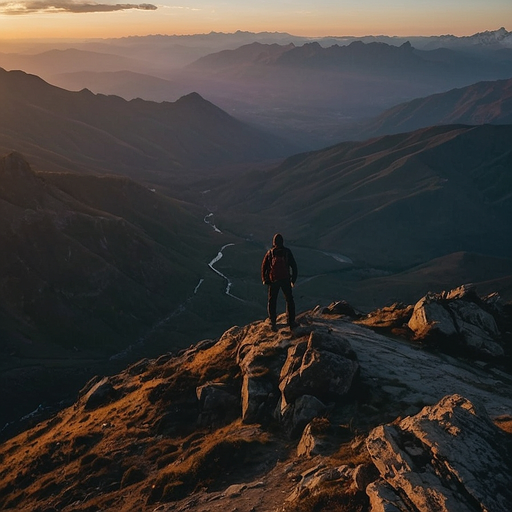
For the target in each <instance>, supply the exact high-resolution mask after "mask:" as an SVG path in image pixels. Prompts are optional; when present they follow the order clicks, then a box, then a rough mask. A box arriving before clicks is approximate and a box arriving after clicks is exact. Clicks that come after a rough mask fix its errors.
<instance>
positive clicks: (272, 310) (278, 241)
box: [261, 233, 297, 331]
mask: <svg viewBox="0 0 512 512" xmlns="http://www.w3.org/2000/svg"><path fill="white" fill-rule="evenodd" d="M290 269H291V274H290ZM261 280H262V281H263V284H266V285H267V286H268V308H267V310H268V317H269V319H270V323H271V325H272V330H273V331H277V326H276V319H277V313H276V309H277V296H278V295H279V290H283V294H284V298H285V299H286V316H287V319H288V325H289V327H290V329H293V328H294V327H296V323H295V302H294V300H293V293H292V286H293V285H294V284H295V281H296V280H297V263H296V262H295V258H294V257H293V254H292V251H290V249H288V247H285V246H284V240H283V236H282V235H281V234H280V233H276V234H275V235H274V239H273V240H272V248H271V249H269V250H268V251H267V253H266V254H265V257H264V258H263V262H262V264H261Z"/></svg>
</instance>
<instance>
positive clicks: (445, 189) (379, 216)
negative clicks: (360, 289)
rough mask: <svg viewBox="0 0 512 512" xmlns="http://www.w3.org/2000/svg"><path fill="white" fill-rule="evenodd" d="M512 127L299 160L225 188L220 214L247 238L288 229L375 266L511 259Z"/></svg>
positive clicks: (455, 131) (342, 149) (457, 130)
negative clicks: (461, 256) (478, 257)
mask: <svg viewBox="0 0 512 512" xmlns="http://www.w3.org/2000/svg"><path fill="white" fill-rule="evenodd" d="M511 130H512V128H511V126H508V125H507V126H491V125H485V126H478V127H467V126H445V127H432V128H427V129H424V130H418V131H415V132H411V133H405V134H398V135H394V136H386V137H380V138H375V139H370V140H367V141H364V142H347V143H342V144H338V145H336V146H333V147H330V148H327V149H324V150H321V151H317V152H311V153H304V154H301V155H297V156H294V157H291V158H289V159H288V160H286V161H285V162H284V163H283V164H282V165H280V166H279V167H277V168H274V169H272V170H269V171H267V172H264V173H253V174H250V175H247V176H244V177H241V178H240V179H239V180H237V181H236V182H235V184H234V185H235V186H233V184H232V185H230V187H229V189H228V188H225V189H220V190H219V193H218V202H219V203H220V204H222V205H223V208H225V210H224V211H221V212H219V214H218V215H221V216H222V223H223V224H222V225H224V226H225V227H228V226H229V228H230V229H232V230H233V231H235V232H237V233H239V234H241V233H247V232H253V233H255V234H257V236H259V238H260V239H262V228H261V227H260V226H262V227H264V226H266V225H272V224H273V225H279V224H280V225H281V228H280V229H281V230H283V231H286V232H287V233H288V238H289V239H290V240H293V243H294V244H295V245H300V246H306V247H316V248H318V249H324V250H326V251H327V250H330V251H332V252H341V253H342V254H345V255H347V256H348V257H349V258H350V259H352V260H355V261H365V262H367V263H369V264H372V265H374V266H385V267H386V266H387V267H391V268H392V267H395V268H404V267H410V266H412V265H414V264H419V263H423V262H425V261H428V260H429V259H432V258H434V257H438V256H441V255H445V254H448V253H451V252H456V251H461V250H466V251H471V252H479V253H482V254H489V255H495V256H503V257H507V256H509V255H510V248H511V246H510V244H511V240H510V237H509V236H508V232H509V226H510V224H509V223H510V220H509V219H510V218H511V215H510V214H511V208H512V203H511V199H512V189H511V186H512V182H511V180H510V172H509V170H510V168H511V167H510V158H511V155H512V154H511V150H510V144H509V142H510V137H511V136H512V131H511ZM231 189H235V190H236V191H237V192H236V196H235V195H233V194H231V193H230V190H231ZM262 219H264V221H262ZM277 219H279V222H277ZM376 248H378V249H377V250H376Z"/></svg>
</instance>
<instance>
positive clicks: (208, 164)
mask: <svg viewBox="0 0 512 512" xmlns="http://www.w3.org/2000/svg"><path fill="white" fill-rule="evenodd" d="M1 148H4V150H5V151H11V150H13V149H15V150H17V151H20V152H22V153H23V154H25V155H26V156H27V157H29V158H30V160H31V161H32V162H33V163H34V165H37V166H38V167H39V168H42V169H46V170H69V169H76V170H82V171H84V172H88V173H90V172H95V171H96V172H113V173H116V174H125V175H130V176H137V177H139V178H140V177H144V176H147V175H148V173H151V172H160V173H165V174H167V175H173V174H174V175H176V174H183V173H185V172H186V171H189V170H190V169H192V168H194V169H197V168H200V169H203V170H204V169H212V168H215V167H219V166H223V165H226V166H227V165H232V164H240V163H243V162H254V161H261V160H264V159H267V158H276V157H279V156H283V155H285V154H287V151H289V149H290V148H289V146H287V145H286V144H284V143H283V142H281V141H278V140H276V138H275V137H270V136H267V135H266V134H264V133H263V132H260V131H258V130H256V129H253V128H251V127H249V126H247V125H245V124H244V123H242V122H240V121H237V120H236V119H234V118H233V117H231V116H229V115H228V114H226V113H225V112H224V111H222V110H221V109H219V108H217V107H215V106H214V105H213V104H212V103H210V102H208V101H206V100H204V99H203V98H201V97H200V96H199V95H198V94H190V95H188V96H185V97H183V98H181V99H180V100H178V101H176V102H175V103H153V102H147V101H143V100H133V101H130V102H127V101H126V100H123V99H121V98H119V97H116V96H102V95H94V94H92V93H91V92H90V91H88V90H86V89H84V90H82V91H80V92H69V91H65V90H63V89H59V88H57V87H54V86H51V85H49V84H47V83H46V82H44V81H43V80H41V79H40V78H38V77H36V76H32V75H27V74H25V73H23V72H20V71H11V72H6V71H4V70H0V149H1ZM288 154H289V153H288Z"/></svg>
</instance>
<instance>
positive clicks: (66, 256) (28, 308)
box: [0, 153, 228, 424]
mask: <svg viewBox="0 0 512 512" xmlns="http://www.w3.org/2000/svg"><path fill="white" fill-rule="evenodd" d="M0 212H1V215H0V245H1V246H2V247H3V248H4V250H3V251H2V253H1V255H0V281H1V283H2V286H1V288H0V318H1V326H0V353H1V359H2V363H1V365H0V389H2V394H3V395H5V399H6V400H7V401H8V406H5V407H1V408H0V411H1V412H0V423H2V424H4V423H5V422H6V421H8V420H9V421H10V420H12V419H14V418H16V417H19V416H21V415H23V414H27V413H28V412H30V411H31V410H33V409H35V408H36V407H37V406H38V405H39V404H41V403H43V402H46V401H47V400H50V399H51V397H53V398H56V399H57V400H56V401H58V400H60V399H62V398H64V397H65V396H66V395H67V394H68V393H69V392H70V391H72V390H74V389H75V391H76V388H75V387H76V386H79V387H81V386H83V383H84V382H85V380H87V379H88V378H89V377H90V376H91V373H93V372H98V371H105V372H108V371H109V367H110V370H112V369H113V368H118V367H119V362H116V360H115V359H114V360H109V358H111V357H112V356H114V355H116V354H117V357H118V358H119V360H124V363H123V364H126V360H130V359H132V360H133V358H136V357H141V356H140V352H139V351H144V352H145V353H146V354H149V353H159V352H160V351H161V350H162V347H166V348H167V349H171V348H176V347H183V346H188V345H189V344H190V343H191V341H192V340H193V339H194V336H202V335H204V334H205V333H206V332H212V333H216V332H218V331H219V330H221V329H222V328H224V329H225V328H226V327H225V326H226V323H224V324H222V321H223V320H224V321H225V322H226V321H228V320H226V319H222V318H221V319H220V322H221V326H220V327H219V324H218V322H219V319H218V318H213V319H212V318H210V314H212V313H213V312H214V311H215V307H213V306H212V307H209V308H208V311H207V312H205V304H207V303H208V301H210V300H211V294H212V293H214V294H215V293H216V296H217V301H216V304H217V307H219V308H225V307H226V305H225V301H224V299H223V297H222V295H221V294H222V282H223V281H222V279H220V278H218V277H217V276H216V275H215V274H214V273H213V272H212V271H211V270H210V269H209V268H208V265H207V263H208V261H210V260H211V258H212V257H213V256H214V255H215V254H217V252H218V244H219V242H218V241H217V239H216V237H215V233H214V231H213V230H212V229H211V228H210V227H209V226H207V225H206V224H205V223H204V222H203V216H204V213H203V210H202V209H201V208H198V207H195V206H192V205H190V204H186V203H181V202H178V201H176V200H172V199H169V198H168V197H165V196H163V195H161V194H159V193H157V192H156V191H154V190H150V189H148V188H146V187H144V186H141V185H139V184H137V183H135V182H133V181H131V180H129V179H127V178H122V177H115V176H102V177H98V176H90V175H77V174H66V173H36V172H34V171H33V170H32V169H31V167H30V165H29V164H28V163H27V161H26V160H25V159H24V158H23V157H22V156H21V155H19V154H16V153H11V154H10V155H8V156H6V157H4V158H2V159H1V160H0ZM198 283H200V284H202V288H201V294H197V293H195V291H194V290H196V291H197V288H198ZM210 288H212V289H213V291H212V290H211V289H210ZM217 288H218V292H217ZM203 292H204V295H203ZM192 297H194V298H195V299H196V302H195V303H194V304H189V303H190V301H191V300H192ZM185 305H188V307H187V308H185ZM139 345H140V346H139ZM99 368H101V370H100V369H99ZM42 383H44V385H42ZM63 383H65V385H63ZM7 389H8V390H9V392H8V393H7V392H6V390H7ZM45 393H46V396H45Z"/></svg>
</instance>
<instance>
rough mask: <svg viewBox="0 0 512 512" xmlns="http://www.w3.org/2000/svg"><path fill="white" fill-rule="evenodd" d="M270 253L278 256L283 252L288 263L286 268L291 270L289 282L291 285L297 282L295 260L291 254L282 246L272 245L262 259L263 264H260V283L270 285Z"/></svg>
mask: <svg viewBox="0 0 512 512" xmlns="http://www.w3.org/2000/svg"><path fill="white" fill-rule="evenodd" d="M272 251H276V252H277V253H278V254H279V253H280V251H284V252H285V253H286V261H287V263H288V267H289V268H290V269H291V275H290V280H291V282H292V283H295V281H296V280H297V263H296V261H295V258H294V257H293V253H292V251H291V250H290V249H288V247H285V246H284V245H280V246H279V245H277V246H276V245H274V247H272V249H269V250H268V251H267V253H266V254H265V257H264V258H263V262H262V263H261V281H262V282H263V283H264V284H270V282H271V280H270V265H271V263H272Z"/></svg>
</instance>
